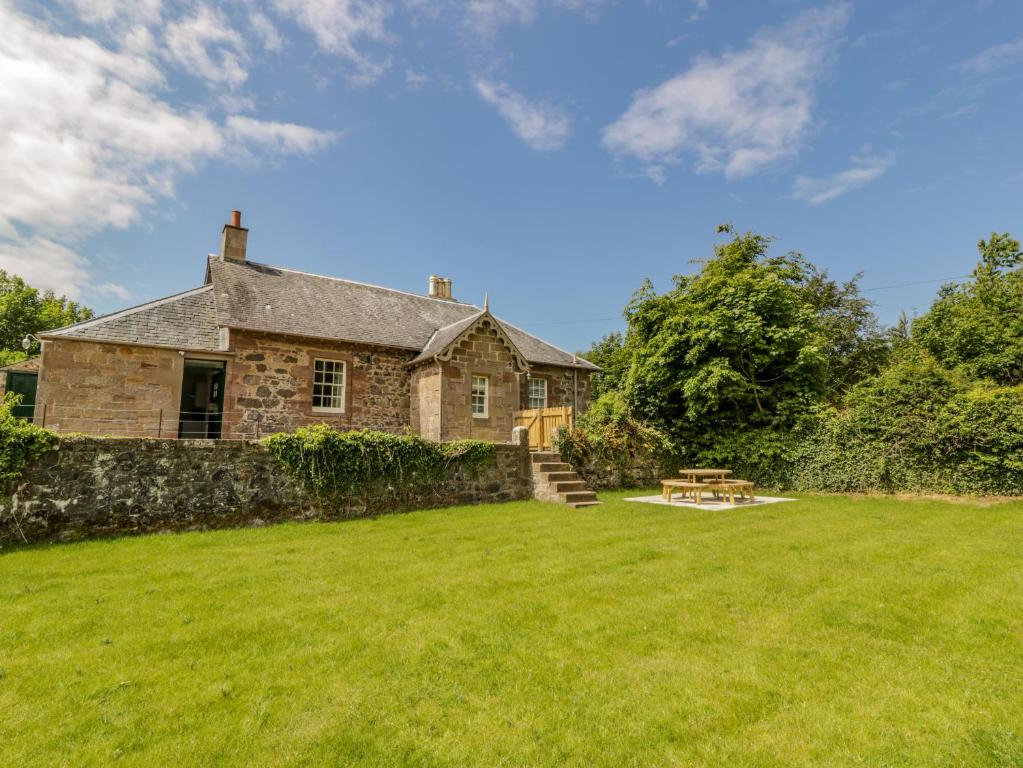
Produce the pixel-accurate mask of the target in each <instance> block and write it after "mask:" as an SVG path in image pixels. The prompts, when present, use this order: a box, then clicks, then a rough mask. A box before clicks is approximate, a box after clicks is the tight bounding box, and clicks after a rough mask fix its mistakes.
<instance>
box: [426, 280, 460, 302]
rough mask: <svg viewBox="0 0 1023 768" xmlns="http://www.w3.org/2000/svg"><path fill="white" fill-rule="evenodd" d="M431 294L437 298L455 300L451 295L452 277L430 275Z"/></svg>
mask: <svg viewBox="0 0 1023 768" xmlns="http://www.w3.org/2000/svg"><path fill="white" fill-rule="evenodd" d="M430 296H432V297H433V298H435V299H446V300H447V301H454V299H453V298H452V297H451V278H448V277H437V276H436V275H430Z"/></svg>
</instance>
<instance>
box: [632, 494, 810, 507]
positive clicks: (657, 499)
mask: <svg viewBox="0 0 1023 768" xmlns="http://www.w3.org/2000/svg"><path fill="white" fill-rule="evenodd" d="M626 501H638V502H641V503H643V504H660V505H661V506H662V507H690V508H691V509H708V510H719V509H740V508H744V507H761V506H763V505H765V504H777V503H778V502H780V501H796V499H786V498H783V497H780V496H757V500H756V501H736V502H735V503H734V504H729V503H728V502H727V501H724V500H722V499H715V498H714V497H713V496H710V494H708V495H707V496H704V499H703V503H702V504H697V503H696V502H695V501H688V500H687V501H682V500H681V499H678V498H676V499H673V500H672V501H671V502H667V501H665V500H664V499H663V498H662V497H661V496H660V495H657V496H635V497H633V498H631V499H626Z"/></svg>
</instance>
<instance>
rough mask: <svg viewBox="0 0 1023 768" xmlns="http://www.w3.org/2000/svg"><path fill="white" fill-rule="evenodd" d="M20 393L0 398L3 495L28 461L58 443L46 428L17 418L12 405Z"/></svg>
mask: <svg viewBox="0 0 1023 768" xmlns="http://www.w3.org/2000/svg"><path fill="white" fill-rule="evenodd" d="M20 401H21V395H16V394H14V393H13V392H8V393H7V395H6V396H5V397H4V399H3V401H2V402H0V491H2V492H3V494H4V495H6V494H7V493H8V492H9V491H10V490H11V487H12V486H13V485H14V483H15V482H17V480H18V479H19V478H20V477H21V475H22V473H23V472H24V471H25V467H27V466H28V465H29V464H30V463H32V462H33V461H35V460H36V459H38V458H39V457H40V456H42V455H43V454H44V453H46V451H48V450H49V449H50V448H52V447H53V446H54V445H55V444H56V443H57V435H56V434H55V433H53V432H51V431H50V430H48V429H43V428H42V427H37V426H36V425H35V424H33V423H31V422H29V421H25V420H24V419H21V418H18V417H16V416H15V415H14V412H13V409H14V406H16V405H17V404H18V403H19V402H20Z"/></svg>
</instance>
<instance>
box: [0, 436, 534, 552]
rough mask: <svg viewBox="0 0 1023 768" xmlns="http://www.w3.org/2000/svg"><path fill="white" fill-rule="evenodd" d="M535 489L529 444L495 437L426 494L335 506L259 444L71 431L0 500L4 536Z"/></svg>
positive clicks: (327, 513) (49, 535) (526, 494)
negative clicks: (474, 465)
mask: <svg viewBox="0 0 1023 768" xmlns="http://www.w3.org/2000/svg"><path fill="white" fill-rule="evenodd" d="M531 495H532V486H531V479H530V461H529V452H528V448H527V447H526V446H525V445H511V444H502V445H498V446H497V458H496V460H495V461H494V462H493V464H491V465H489V466H487V467H484V468H482V469H481V470H480V471H479V473H478V474H476V475H472V474H469V473H468V472H466V471H465V470H464V469H462V468H456V469H455V470H453V471H452V473H451V474H450V475H449V476H448V478H447V480H446V482H445V483H444V484H443V485H442V486H441V487H440V488H439V489H438V490H437V491H436V492H435V493H433V494H431V495H429V496H425V495H424V496H420V497H418V498H415V499H408V500H405V501H404V502H403V503H402V504H401V505H398V504H396V503H395V502H394V501H393V500H389V499H385V498H371V499H369V500H368V501H367V503H365V504H363V505H361V506H356V507H352V508H349V509H330V508H323V507H321V506H320V505H318V504H317V503H316V502H315V500H313V499H311V498H310V497H309V496H308V495H307V494H306V493H305V491H304V490H303V489H302V488H301V487H300V486H299V485H297V484H296V483H295V482H293V481H292V480H291V479H290V478H289V477H288V476H287V475H286V474H285V473H284V471H283V469H282V468H281V467H280V465H278V464H277V462H276V460H275V459H274V458H273V457H272V456H271V455H270V454H269V453H268V452H267V451H266V449H265V448H263V446H262V445H261V444H259V443H256V442H243V441H238V440H180V441H179V440H151V439H128V438H121V439H99V438H65V439H63V440H62V441H61V443H60V447H59V449H57V450H54V451H51V452H49V453H48V454H46V455H45V456H44V457H43V458H42V459H41V460H40V461H38V462H37V463H36V464H35V465H34V466H32V467H30V468H29V469H28V471H27V472H26V473H25V475H24V476H23V477H22V479H21V480H20V481H19V483H18V484H17V487H16V490H15V492H14V494H13V495H12V496H11V497H8V498H5V499H3V500H2V502H0V543H8V544H11V543H18V542H23V541H25V540H27V541H29V542H34V541H46V540H61V541H63V540H75V539H88V538H96V537H102V536H120V535H129V534H139V533H157V532H165V531H188V530H201V529H208V528H230V527H239V526H250V525H261V524H264V523H271V522H282V521H288V520H336V519H341V518H348V517H358V516H364V515H373V514H384V513H389V512H399V511H403V510H404V509H408V508H425V507H435V506H447V505H452V504H475V503H488V502H498V501H509V500H513V499H525V498H530V497H531Z"/></svg>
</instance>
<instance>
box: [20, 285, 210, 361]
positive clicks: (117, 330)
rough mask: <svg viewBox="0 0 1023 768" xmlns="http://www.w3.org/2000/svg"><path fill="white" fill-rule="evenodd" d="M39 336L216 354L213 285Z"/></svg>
mask: <svg viewBox="0 0 1023 768" xmlns="http://www.w3.org/2000/svg"><path fill="white" fill-rule="evenodd" d="M39 336H41V337H43V338H49V337H69V338H74V339H88V340H91V341H105V342H109V343H114V344H146V345H150V344H151V345H155V346H160V347H178V348H181V349H195V350H210V351H216V350H217V349H218V348H219V344H220V333H219V331H218V327H217V316H216V309H215V307H214V305H213V286H212V285H204V286H202V287H201V288H193V289H192V290H190V291H185V292H184V293H178V294H175V295H173V296H168V297H166V298H163V299H157V300H156V301H151V302H149V303H147V304H141V305H139V306H137V307H131V308H130V309H123V310H121V311H120V312H114V313H112V314H109V315H102V316H100V317H94V318H93V319H92V320H86V321H85V322H82V323H77V324H75V325H69V326H67V327H65V328H58V329H56V330H53V331H47V332H46V333H40V334H39Z"/></svg>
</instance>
